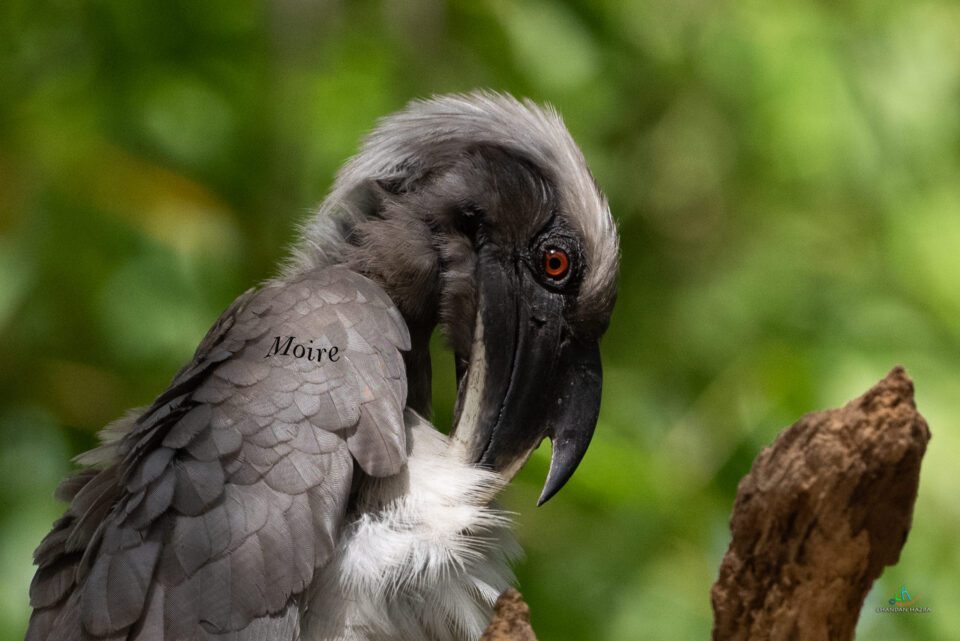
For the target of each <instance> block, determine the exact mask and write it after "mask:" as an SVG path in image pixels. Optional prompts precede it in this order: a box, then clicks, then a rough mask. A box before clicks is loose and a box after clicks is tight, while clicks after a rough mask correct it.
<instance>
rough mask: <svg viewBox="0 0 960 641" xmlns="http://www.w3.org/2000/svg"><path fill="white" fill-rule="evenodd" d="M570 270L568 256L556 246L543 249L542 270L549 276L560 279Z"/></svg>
mask: <svg viewBox="0 0 960 641" xmlns="http://www.w3.org/2000/svg"><path fill="white" fill-rule="evenodd" d="M569 271H570V257H569V256H568V255H567V252H565V251H564V250H562V249H560V248H558V247H547V248H545V249H544V250H543V272H544V273H545V274H546V275H547V276H549V277H550V278H553V279H557V280H560V279H562V278H563V277H564V276H566V275H567V272H569Z"/></svg>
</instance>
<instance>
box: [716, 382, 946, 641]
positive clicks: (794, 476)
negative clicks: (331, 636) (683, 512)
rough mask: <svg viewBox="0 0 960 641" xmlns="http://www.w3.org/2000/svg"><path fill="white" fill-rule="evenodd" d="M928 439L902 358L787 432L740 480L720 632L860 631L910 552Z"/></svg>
mask: <svg viewBox="0 0 960 641" xmlns="http://www.w3.org/2000/svg"><path fill="white" fill-rule="evenodd" d="M929 440H930V432H929V430H928V429H927V424H926V422H924V420H923V418H922V417H921V416H920V415H919V414H918V413H917V410H916V406H915V404H914V401H913V383H912V382H911V381H910V379H909V377H907V375H906V373H905V372H904V371H903V369H901V368H896V369H894V370H893V371H892V372H890V374H888V375H887V377H886V378H885V379H883V380H882V381H880V382H879V383H878V384H877V385H876V386H875V387H873V388H872V389H871V390H870V391H868V392H867V393H866V394H864V395H863V396H861V397H860V398H858V399H856V400H854V401H851V402H850V403H848V404H847V405H846V406H845V407H843V408H841V409H837V410H831V411H826V412H817V413H814V414H809V415H807V416H805V417H803V418H802V419H800V420H799V421H798V422H797V423H795V424H794V425H793V426H792V427H790V428H789V429H787V430H786V431H784V432H783V433H781V434H780V436H779V438H778V439H777V440H776V442H774V444H773V445H771V446H770V447H768V448H766V449H765V450H764V451H763V452H761V454H760V455H759V456H758V457H757V459H756V460H755V461H754V464H753V469H751V471H750V473H749V474H747V476H745V477H744V478H743V480H742V481H741V482H740V486H739V488H738V490H737V499H736V503H735V505H734V508H733V516H732V518H731V531H732V533H733V540H732V542H731V543H730V548H729V549H728V550H727V554H726V556H725V557H724V559H723V563H722V564H721V567H720V577H719V578H718V579H717V582H716V584H715V585H714V586H713V590H712V592H711V600H712V602H713V609H714V628H713V639H714V640H715V641H721V640H722V641H729V640H737V641H741V640H747V639H751V640H752V639H765V640H767V639H769V640H778V639H783V640H787V639H789V640H791V641H814V640H821V639H823V640H827V639H829V640H831V641H842V640H846V639H852V638H853V633H854V628H855V627H856V624H857V619H858V618H859V613H860V608H861V607H862V606H863V601H864V598H865V597H866V595H867V592H868V591H869V590H870V586H871V585H872V584H873V581H874V580H875V579H876V578H877V577H878V576H880V573H881V572H882V571H883V568H884V566H887V565H891V564H894V563H896V562H897V560H898V558H899V557H900V549H901V548H902V547H903V544H904V542H905V541H906V538H907V532H908V531H909V530H910V521H911V516H912V513H913V503H914V499H915V498H916V494H917V484H918V482H919V475H920V460H921V458H922V457H923V453H924V451H925V450H926V446H927V441H929Z"/></svg>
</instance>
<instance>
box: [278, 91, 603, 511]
mask: <svg viewBox="0 0 960 641" xmlns="http://www.w3.org/2000/svg"><path fill="white" fill-rule="evenodd" d="M304 237H305V242H304V244H303V245H302V246H301V247H300V248H299V249H298V256H299V260H297V261H295V262H296V263H298V264H301V265H302V264H303V263H306V264H308V265H311V266H316V265H318V264H324V263H333V262H343V263H347V264H349V265H351V266H352V267H354V268H355V269H357V270H358V271H360V272H362V273H364V274H366V275H367V276H369V277H371V278H372V279H374V280H375V281H377V282H378V283H380V284H381V286H383V288H384V289H385V291H386V292H387V293H388V294H389V295H390V296H391V298H392V299H393V300H394V302H395V303H396V304H397V306H398V307H399V308H400V310H401V312H402V313H403V315H404V318H405V319H406V321H407V323H408V325H409V326H410V330H411V335H412V336H413V337H414V349H415V350H416V349H417V342H418V341H417V337H418V336H420V337H421V341H420V343H421V351H423V350H425V349H426V341H427V340H429V336H430V334H431V333H432V332H433V330H434V328H435V327H437V326H439V327H440V328H441V330H442V331H443V332H444V334H445V336H446V338H447V340H448V342H449V344H450V346H451V347H452V350H453V352H454V357H455V363H456V372H457V383H458V393H457V401H456V406H455V411H454V426H453V437H454V439H455V442H456V443H457V444H459V445H460V446H461V447H462V449H463V452H464V456H466V457H467V459H468V460H469V461H470V462H471V463H474V464H477V465H480V466H483V467H487V468H490V469H493V470H496V471H498V472H500V473H501V474H503V475H504V476H505V477H507V478H510V477H512V476H513V475H514V474H515V473H516V472H517V471H518V470H519V469H520V467H521V466H522V465H523V463H524V462H525V461H526V460H527V459H528V457H529V456H530V454H531V453H532V452H533V450H534V449H536V447H537V445H538V444H539V443H540V441H541V440H542V439H544V438H550V439H551V442H552V456H551V464H550V471H549V474H548V477H547V481H546V484H545V486H544V488H543V492H542V494H541V497H540V500H539V504H542V503H543V502H545V501H546V500H548V499H549V498H550V497H551V496H553V495H554V494H555V493H556V492H557V491H558V490H559V489H560V488H561V487H562V486H563V485H564V484H565V483H566V482H567V480H568V479H569V478H570V476H571V475H572V474H573V472H574V471H575V470H576V468H577V466H578V465H579V463H580V460H581V459H582V458H583V455H584V453H585V452H586V449H587V446H588V445H589V443H590V439H591V437H592V435H593V431H594V428H595V426H596V422H597V417H598V414H599V408H600V396H601V381H602V374H601V363H600V349H599V341H600V337H601V335H602V334H603V333H604V331H605V330H606V327H607V325H608V323H609V319H610V314H611V312H612V308H613V304H614V300H615V298H616V282H617V273H618V238H617V232H616V227H615V225H614V222H613V218H612V216H611V215H610V210H609V207H608V205H607V202H606V199H605V198H604V196H603V194H602V193H601V192H600V190H599V188H598V186H597V184H596V182H595V181H594V180H593V177H592V175H591V174H590V171H589V170H588V168H587V165H586V162H585V160H584V158H583V155H582V153H581V152H580V150H579V148H578V147H577V145H576V143H574V141H573V139H572V138H571V136H570V134H569V133H568V131H567V129H566V127H565V126H564V125H563V122H562V120H561V119H560V117H559V115H558V114H557V113H556V112H555V111H554V110H552V109H550V108H544V107H540V106H538V105H535V104H534V103H531V102H529V101H523V102H521V101H518V100H516V99H514V98H512V97H509V96H505V95H502V94H494V93H488V92H480V93H472V94H466V95H452V96H442V97H438V98H433V99H431V100H425V101H416V102H413V103H411V104H410V105H408V107H407V108H406V109H405V110H403V111H401V112H399V113H397V114H394V115H392V116H389V117H387V118H385V119H384V120H383V121H381V122H380V123H379V125H378V127H377V128H376V129H375V130H374V131H373V132H372V133H371V134H370V135H369V136H368V137H367V139H366V141H365V143H364V145H363V147H362V150H361V151H360V153H359V154H358V155H357V156H356V157H355V158H353V159H352V160H351V161H350V162H349V163H347V164H346V165H345V166H344V168H343V169H342V170H341V172H340V173H339V175H338V178H337V181H336V183H335V185H334V187H333V190H332V191H331V194H330V196H329V197H328V198H327V200H326V201H325V202H324V204H323V205H322V206H321V209H320V212H319V213H318V215H317V216H316V217H314V218H313V220H312V221H311V223H309V225H308V227H307V228H306V229H305V234H304ZM423 358H424V356H423V355H421V357H420V358H417V357H415V356H413V357H411V358H409V359H408V360H407V369H408V376H409V377H410V378H411V392H410V395H411V399H413V401H414V402H413V403H412V405H413V406H414V407H415V404H416V398H417V397H418V395H419V396H422V395H423V394H427V395H429V372H430V366H429V355H428V354H427V355H426V356H425V358H426V359H427V361H426V363H424V362H423ZM424 371H425V372H426V391H425V392H422V393H418V392H417V389H416V388H417V382H416V380H414V379H417V378H419V379H420V380H421V383H422V380H423V378H424V377H423V372H424ZM420 387H421V388H422V387H423V386H422V384H421V385H420ZM415 408H416V407H415Z"/></svg>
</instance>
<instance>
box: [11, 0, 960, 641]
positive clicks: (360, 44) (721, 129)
mask: <svg viewBox="0 0 960 641" xmlns="http://www.w3.org/2000/svg"><path fill="white" fill-rule="evenodd" d="M0 42H2V44H0V335H2V338H0V463H2V467H0V469H2V471H3V483H2V484H0V639H18V638H20V637H21V635H22V632H23V629H24V626H25V622H26V617H27V615H28V608H27V596H26V593H27V586H28V583H29V580H30V577H31V575H32V569H31V566H30V554H31V551H32V549H33V547H34V546H35V545H36V544H37V543H38V542H39V541H40V539H41V537H42V536H43V534H44V533H45V532H46V531H47V529H48V527H49V526H50V523H51V522H52V521H53V519H54V518H56V517H57V516H58V515H59V513H60V511H61V510H62V506H61V505H58V504H57V503H56V502H55V501H54V500H53V499H52V497H51V494H52V492H53V489H54V487H55V485H56V483H57V481H58V479H59V478H60V477H62V476H63V475H64V474H65V473H66V472H67V471H68V470H69V469H70V463H69V457H70V456H71V455H73V454H76V453H78V452H79V451H81V450H83V449H85V448H87V447H89V446H90V445H91V444H92V443H93V434H94V432H95V431H96V430H97V429H98V428H99V427H101V426H102V425H104V424H105V423H106V422H108V421H109V420H111V419H113V418H115V417H117V416H118V415H120V414H121V413H122V412H123V411H124V410H125V409H126V408H128V407H131V406H136V405H143V404H146V403H149V402H150V401H151V399H152V397H153V396H154V395H155V394H157V393H158V392H159V391H160V390H162V389H163V388H164V386H165V384H166V383H167V381H168V380H169V379H170V377H171V376H172V374H173V372H174V371H175V370H176V368H177V367H178V366H179V365H180V364H181V363H182V362H183V361H185V360H186V359H187V358H188V357H189V356H190V354H191V353H192V350H193V347H194V346H195V345H196V343H197V341H198V340H199V338H200V337H201V336H202V334H203V333H204V331H205V330H206V328H207V327H208V326H209V325H210V324H211V323H212V321H213V320H214V319H215V318H216V317H217V315H218V314H219V312H220V311H221V310H222V309H223V308H224V307H225V306H226V305H227V304H228V303H229V302H230V301H231V300H232V299H233V298H234V297H235V296H236V295H237V294H239V293H240V292H241V291H243V290H244V289H245V288H246V287H248V286H250V285H251V284H253V283H255V282H257V281H259V280H262V279H264V278H266V277H268V276H270V275H271V274H272V273H273V270H274V268H275V267H274V266H275V264H276V262H277V261H278V260H279V259H281V258H282V257H283V256H284V247H285V246H286V245H287V244H288V243H289V242H290V241H291V239H292V238H293V236H294V233H295V225H296V223H297V222H298V221H301V220H303V218H304V217H305V216H306V215H307V212H308V210H309V208H310V207H311V206H313V205H314V204H316V203H317V202H319V201H320V200H321V199H322V198H323V195H324V193H325V190H326V189H327V188H328V186H329V184H330V181H331V178H332V176H333V174H334V172H335V171H336V169H337V167H338V166H339V165H340V163H341V162H343V161H344V160H345V159H346V158H347V157H348V156H349V155H350V154H351V153H352V152H353V151H354V149H355V147H356V143H357V141H358V139H359V137H360V136H361V135H362V133H363V132H364V131H366V130H368V129H369V128H370V127H371V126H372V124H373V123H374V121H375V119H376V118H377V117H379V116H382V115H384V114H386V113H388V112H390V111H393V110H395V109H397V108H399V107H401V106H402V105H403V104H404V103H405V102H406V101H407V100H408V99H410V98H412V97H418V96H427V95H430V94H432V93H436V92H449V91H460V90H468V89H471V88H474V87H491V88H495V89H499V90H506V91H510V92H513V93H515V94H519V95H527V96H531V97H533V98H535V99H537V100H545V101H550V102H552V103H554V104H555V105H556V106H557V107H558V108H559V109H560V111H561V112H562V113H563V114H564V115H565V117H566V120H567V122H568V125H569V127H570V129H571V130H572V131H573V133H574V136H575V137H576V138H577V139H578V140H579V141H580V143H581V144H582V146H583V148H584V151H585V153H586V155H587V157H588V159H589V161H590V163H591V165H592V167H593V169H594V171H595V174H596V176H597V179H598V181H599V182H600V184H601V185H603V186H604V188H605V189H606V191H607V192H608V194H609V196H610V200H611V204H612V207H613V210H614V212H615V215H616V216H617V218H618V220H619V223H620V228H621V232H622V236H623V271H622V286H621V293H620V300H619V303H618V307H617V310H616V313H615V316H614V320H613V324H612V326H611V328H610V332H609V335H608V336H607V338H606V339H605V342H604V344H603V348H604V358H605V367H606V387H605V393H604V405H603V412H602V416H601V424H600V426H599V428H598V431H597V435H596V438H595V441H594V444H593V446H592V448H591V451H590V453H589V454H588V456H587V459H586V460H585V462H584V464H583V466H582V467H581V469H580V471H579V472H578V474H577V476H576V478H575V479H574V481H573V482H572V483H571V484H570V485H569V486H568V488H567V489H566V490H565V491H564V492H563V493H562V494H561V495H560V497H559V498H558V499H555V500H554V501H553V502H551V503H550V504H549V505H548V506H546V507H544V508H541V509H539V510H535V509H533V507H532V506H533V504H534V501H535V497H536V494H537V491H538V489H539V487H540V484H541V482H542V479H543V477H544V475H545V472H546V462H547V453H546V451H545V450H544V449H541V451H539V452H538V453H537V454H536V455H535V457H534V459H532V461H531V463H530V464H529V465H528V467H527V469H525V470H524V472H523V473H522V474H521V476H520V478H519V479H518V481H517V482H516V483H515V484H514V487H512V488H511V489H510V491H509V493H508V494H507V496H506V497H505V503H506V505H507V506H508V507H509V508H510V509H513V510H516V511H517V512H519V513H520V514H519V523H520V534H521V537H522V540H523V543H524V545H525V547H526V549H527V552H528V557H527V559H526V561H524V562H523V563H521V564H520V565H519V568H518V573H519V577H520V587H521V589H522V590H523V591H524V593H525V595H526V597H527V599H528V600H529V602H530V604H531V607H532V610H533V617H534V623H535V627H536V629H537V630H538V631H539V634H540V636H541V638H543V639H548V640H551V641H561V640H564V639H590V640H603V639H610V640H617V641H620V640H623V639H693V638H700V639H705V638H707V636H708V631H709V626H710V618H711V615H710V607H709V597H708V594H709V588H710V585H711V583H712V581H713V579H714V577H715V574H716V570H717V567H718V564H719V561H720V558H721V556H722V554H723V551H724V549H725V547H726V543H727V541H728V530H727V523H726V521H727V517H728V515H729V511H730V508H731V504H732V499H733V496H734V492H735V488H736V483H737V481H738V479H739V478H740V477H741V476H742V475H743V474H744V473H745V472H746V471H747V470H748V469H749V465H750V462H751V461H752V459H753V457H754V456H755V455H756V453H757V452H758V451H759V450H760V448H762V447H763V446H764V444H766V443H769V442H770V441H771V440H772V439H773V438H774V436H775V435H776V433H777V432H778V431H779V430H780V429H781V428H782V427H783V426H784V425H786V424H789V423H790V422H792V421H793V420H794V419H796V418H797V417H798V416H799V415H801V414H803V413H804V412H807V411H809V410H813V409H817V408H824V407H829V406H835V405H838V404H840V403H842V402H844V401H845V400H847V399H848V398H850V397H852V396H854V395H857V394H859V393H860V392H861V391H863V390H864V389H866V388H867V387H868V386H869V385H871V384H872V383H873V382H874V381H876V380H877V379H879V378H880V377H882V376H883V375H884V374H885V373H886V371H887V370H888V369H889V368H890V367H891V366H893V365H894V364H897V363H901V364H904V365H905V366H906V367H907V368H908V371H909V372H910V373H911V374H912V375H913V377H914V378H915V380H916V382H917V398H918V403H919V406H920V408H921V410H922V411H923V412H924V414H925V415H926V417H927V418H928V420H929V422H930V424H931V426H932V430H933V433H934V439H933V441H932V443H931V447H930V449H929V452H928V454H927V457H926V460H925V462H924V467H923V476H922V482H921V488H920V497H919V500H918V502H917V507H916V512H915V519H914V528H913V531H912V532H911V534H910V539H909V542H908V544H907V546H906V548H905V551H904V553H903V556H902V559H901V562H900V564H899V565H898V566H897V567H895V568H892V569H889V570H888V571H887V572H886V574H885V575H884V577H883V578H882V579H881V580H880V581H879V582H878V585H877V587H876V588H875V590H874V591H873V593H872V594H871V595H870V596H869V597H868V599H867V603H866V605H865V607H864V613H863V616H862V619H861V624H860V638H863V639H946V638H949V637H953V638H956V637H955V636H953V635H955V634H956V632H955V631H956V630H958V629H960V609H958V608H957V607H956V605H955V604H957V603H960V580H958V578H957V577H958V575H957V568H960V552H958V549H957V546H956V544H955V543H956V539H957V534H958V532H960V501H958V500H957V483H956V467H955V466H956V460H957V458H958V455H960V435H958V433H957V430H956V420H955V419H956V416H957V400H958V397H960V367H958V357H960V320H958V319H960V286H958V283H957V279H958V276H960V5H958V4H957V3H955V2H950V1H947V0H943V1H924V0H919V1H908V0H902V1H899V2H893V1H886V0H852V1H844V2H837V3H827V2H814V1H812V0H795V1H793V2H767V3H763V2H758V1H755V0H739V1H728V2H706V1H705V0H680V1H677V2H675V1H668V0H644V1H642V2H620V1H616V0H605V1H602V2H588V1H587V0H570V1H568V2H547V1H546V0H526V1H521V0H496V1H491V2H470V1H468V0H454V1H451V2H443V1H442V0H392V1H384V2H345V1H342V2H334V1H327V2H310V1H309V0H276V1H274V2H264V3H257V2H250V1H240V2H237V1H233V0H230V1H227V0H217V1H207V2H192V1H190V0H174V1H170V2H146V1H143V0H141V1H128V0H90V1H82V0H58V1H55V0H5V1H4V2H3V3H0ZM445 369H450V368H445ZM443 374H444V376H443V378H441V379H440V380H438V382H437V395H438V397H439V399H440V401H439V403H438V421H440V422H442V421H444V420H448V419H449V415H450V405H451V404H452V392H451V385H450V378H451V374H450V372H446V371H444V372H443ZM901 584H904V585H907V586H908V587H909V589H910V590H911V591H912V592H916V593H921V594H922V595H923V601H924V605H926V606H928V607H930V608H932V610H933V612H932V613H930V614H927V615H912V616H905V615H899V616H894V615H885V614H878V613H875V612H874V608H875V607H879V606H881V605H883V604H884V602H885V601H886V599H887V598H888V597H889V595H890V594H893V593H894V592H896V591H897V590H898V589H899V586H900V585H901Z"/></svg>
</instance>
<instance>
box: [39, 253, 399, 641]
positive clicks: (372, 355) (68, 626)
mask: <svg viewBox="0 0 960 641" xmlns="http://www.w3.org/2000/svg"><path fill="white" fill-rule="evenodd" d="M278 336H279V337H281V339H283V340H285V338H286V337H288V336H294V337H296V338H295V339H294V340H295V341H297V342H301V343H305V344H307V345H310V346H312V347H331V346H336V347H337V348H338V353H337V354H335V356H334V357H333V359H330V358H328V357H327V356H324V358H323V360H322V361H321V362H317V361H316V360H308V359H307V358H296V357H295V356H294V355H293V352H292V350H291V352H290V353H289V354H288V355H283V354H276V355H272V356H269V357H268V356H267V354H268V353H270V352H271V351H273V350H272V347H273V345H274V341H275V339H276V337H278ZM311 339H312V340H313V343H312V344H310V343H309V341H310V340H311ZM405 349H409V336H408V333H407V328H406V326H405V324H404V322H403V319H402V317H401V316H400V314H399V312H398V311H397V310H396V308H395V307H394V306H393V304H392V302H391V301H390V299H389V298H388V297H387V296H386V294H384V293H383V291H382V290H381V289H380V288H379V287H377V286H376V285H375V284H374V283H372V282H371V281H369V280H367V279H366V278H363V277H362V276H359V275H357V274H355V273H353V272H351V271H349V270H347V269H345V268H342V267H330V268H324V269H318V270H314V271H311V272H308V273H306V274H305V275H303V276H302V277H300V278H299V279H297V280H294V281H292V282H285V283H283V284H275V285H268V286H266V287H264V288H263V289H261V290H259V291H253V290H251V291H249V292H247V293H246V294H244V295H243V296H241V297H240V298H238V299H237V300H236V301H235V302H234V303H233V305H232V306H231V307H230V308H229V309H228V310H227V311H226V312H225V313H224V314H223V316H221V317H220V319H219V320H218V321H217V323H216V325H215V326H214V327H213V328H212V329H211V330H210V332H209V333H208V334H207V336H206V337H205V338H204V340H203V341H202V343H201V344H200V346H199V348H198V349H197V352H196V354H195V356H194V358H193V360H192V362H190V363H189V364H188V365H187V366H185V367H184V368H183V369H182V370H181V371H180V372H179V373H178V374H177V375H176V377H175V378H174V380H173V382H172V383H171V385H170V388H169V389H168V390H167V391H165V392H164V393H163V394H161V395H160V396H159V397H158V398H157V400H156V401H155V402H154V404H153V405H152V406H151V407H150V408H148V409H147V410H146V411H145V412H143V413H142V415H140V416H139V417H137V418H136V420H135V421H133V420H131V421H130V422H131V423H132V425H131V426H130V428H129V431H128V432H127V433H126V434H125V435H124V436H123V438H122V440H120V441H119V442H118V443H117V444H116V445H115V446H112V448H111V447H108V448H106V450H104V451H106V452H107V453H108V454H110V455H111V460H110V461H108V462H107V464H106V465H105V466H101V467H100V468H94V469H87V470H84V471H82V472H80V473H79V474H77V475H76V476H74V477H73V478H71V479H68V480H67V481H65V482H64V483H63V485H62V486H61V488H60V490H59V495H60V496H61V498H64V499H65V500H70V501H71V503H70V507H69V508H68V510H67V512H66V514H65V515H64V516H63V517H62V518H61V519H60V520H58V521H57V522H56V523H55V524H54V526H53V530H52V531H51V532H50V534H48V535H47V537H46V538H45V539H44V541H43V542H42V543H41V545H40V547H39V548H38V549H37V551H36V553H35V560H36V563H37V565H38V566H39V568H38V570H37V573H36V576H35V577H34V580H33V584H32V585H31V588H30V601H31V606H32V607H33V608H34V613H33V616H32V617H31V621H30V628H29V630H28V632H27V641H54V640H55V641H74V640H76V641H80V640H81V639H110V640H114V639H128V640H130V641H134V640H138V639H139V640H143V641H161V640H162V641H174V640H180V639H211V640H214V639H216V640H218V641H219V640H224V641H225V640H227V639H231V640H237V641H241V640H247V639H251V640H252V639H263V638H269V639H277V640H280V639H295V638H297V636H298V632H297V630H298V626H299V610H298V603H297V598H298V595H299V594H300V593H301V592H302V591H303V590H304V589H305V587H306V586H308V585H309V584H310V583H311V581H312V580H313V577H314V574H315V573H316V572H317V571H318V570H319V568H321V567H322V566H323V565H324V564H325V563H326V562H327V560H328V559H329V558H330V555H331V553H332V551H333V548H334V546H335V543H336V538H337V534H338V531H339V527H340V525H341V521H342V520H343V515H344V511H345V509H346V504H347V500H348V496H349V492H350V487H351V482H352V478H353V473H354V464H355V463H356V464H357V465H359V467H360V468H361V469H362V470H363V472H365V473H366V474H369V475H372V476H388V475H391V474H395V473H397V472H398V471H399V470H400V469H401V467H402V466H403V465H404V463H405V461H406V444H405V432H404V426H403V407H404V404H405V399H406V393H407V390H406V377H405V374H404V369H403V361H402V358H401V355H400V353H399V350H405Z"/></svg>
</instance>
